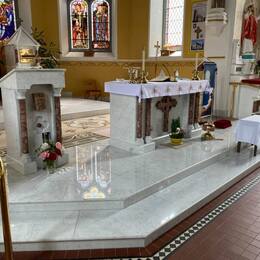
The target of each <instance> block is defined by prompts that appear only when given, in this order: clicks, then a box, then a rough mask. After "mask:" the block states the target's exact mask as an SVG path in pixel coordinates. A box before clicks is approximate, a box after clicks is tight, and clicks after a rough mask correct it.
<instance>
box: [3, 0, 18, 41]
mask: <svg viewBox="0 0 260 260" xmlns="http://www.w3.org/2000/svg"><path fill="white" fill-rule="evenodd" d="M15 29H16V21H15V2H14V0H13V1H12V0H0V40H1V41H2V40H6V39H9V38H10V37H11V36H12V35H13V33H14V32H15Z"/></svg>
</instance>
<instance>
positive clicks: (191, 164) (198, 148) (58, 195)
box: [8, 128, 234, 210]
mask: <svg viewBox="0 0 260 260" xmlns="http://www.w3.org/2000/svg"><path fill="white" fill-rule="evenodd" d="M233 131H234V129H233V128H230V129H228V130H225V131H223V130H218V131H216V134H215V135H216V137H218V138H223V141H208V142H201V141H200V139H195V140H192V141H186V142H187V145H186V146H183V147H182V148H180V149H172V148H171V147H169V146H165V145H164V144H160V145H158V147H157V149H156V150H155V151H153V152H150V153H145V154H141V155H140V154H133V153H129V152H126V151H123V150H120V149H117V148H114V147H111V146H110V145H109V140H103V141H99V142H96V143H91V144H85V145H79V146H76V147H71V148H68V149H67V152H68V153H69V163H68V164H67V165H65V166H64V167H62V168H58V169H56V172H55V174H53V175H48V174H47V173H46V172H45V171H44V170H41V171H39V172H38V173H37V174H33V175H26V176H23V175H21V174H20V173H18V172H16V171H14V170H13V169H11V168H8V183H9V200H10V203H11V208H12V209H16V210H18V209H19V210H23V209H24V208H26V209H28V210H29V209H30V208H33V209H35V210H36V209H38V210H42V209H44V210H48V209H49V210H53V209H54V208H56V209H59V210H62V209H63V210H65V209H67V210H69V209H75V210H76V209H77V210H81V209H82V210H84V209H120V208H124V207H127V206H129V205H131V204H133V203H135V202H137V201H139V200H141V199H144V198H145V197H147V196H149V195H151V194H153V193H155V192H157V191H159V190H161V189H163V188H165V187H167V186H169V185H171V184H173V183H175V182H177V181H180V180H181V179H183V178H185V177H187V176H189V175H191V174H193V173H195V172H197V171H199V170H200V169H202V168H204V167H207V166H208V165H210V164H212V163H214V162H216V161H217V160H220V159H221V158H223V157H225V153H226V152H228V151H229V150H230V149H233V147H234V140H233ZM168 141H169V140H168ZM166 142H167V141H166Z"/></svg>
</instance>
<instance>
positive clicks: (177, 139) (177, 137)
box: [170, 117, 184, 145]
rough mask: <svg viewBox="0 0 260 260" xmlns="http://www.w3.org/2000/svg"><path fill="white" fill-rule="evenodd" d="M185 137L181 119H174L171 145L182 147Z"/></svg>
mask: <svg viewBox="0 0 260 260" xmlns="http://www.w3.org/2000/svg"><path fill="white" fill-rule="evenodd" d="M183 137H184V131H183V129H182V128H181V123H180V118H179V117H178V118H177V119H172V124H171V133H170V138H171V143H172V144H173V145H180V144H182V138H183Z"/></svg>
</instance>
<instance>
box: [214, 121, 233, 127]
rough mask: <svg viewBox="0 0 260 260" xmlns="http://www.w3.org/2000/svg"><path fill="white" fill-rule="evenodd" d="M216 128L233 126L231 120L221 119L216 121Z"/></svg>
mask: <svg viewBox="0 0 260 260" xmlns="http://www.w3.org/2000/svg"><path fill="white" fill-rule="evenodd" d="M214 125H215V127H216V128H220V129H225V128H228V127H230V126H232V124H231V122H230V120H226V119H220V120H217V121H215V122H214Z"/></svg>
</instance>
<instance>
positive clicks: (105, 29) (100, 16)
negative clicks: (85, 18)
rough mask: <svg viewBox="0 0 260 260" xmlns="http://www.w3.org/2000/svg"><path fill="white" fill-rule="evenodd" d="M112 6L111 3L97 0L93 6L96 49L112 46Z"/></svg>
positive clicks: (93, 32)
mask: <svg viewBox="0 0 260 260" xmlns="http://www.w3.org/2000/svg"><path fill="white" fill-rule="evenodd" d="M109 11H110V8H109V3H108V2H107V1H103V0H95V1H93V3H92V6H91V16H92V46H93V48H94V49H109V47H110V12H109Z"/></svg>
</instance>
